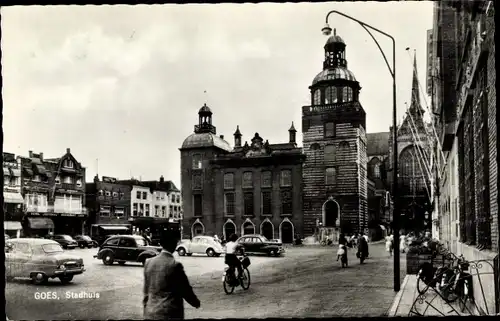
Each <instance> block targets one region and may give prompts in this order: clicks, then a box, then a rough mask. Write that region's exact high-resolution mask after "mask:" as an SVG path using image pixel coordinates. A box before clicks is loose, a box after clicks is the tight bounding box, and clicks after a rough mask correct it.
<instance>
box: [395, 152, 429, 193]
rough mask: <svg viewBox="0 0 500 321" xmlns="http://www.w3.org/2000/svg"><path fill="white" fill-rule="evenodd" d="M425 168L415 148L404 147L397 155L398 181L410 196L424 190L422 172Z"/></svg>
mask: <svg viewBox="0 0 500 321" xmlns="http://www.w3.org/2000/svg"><path fill="white" fill-rule="evenodd" d="M423 166H425V164H424V162H423V160H421V159H420V156H419V153H418V151H417V150H416V148H415V146H408V147H406V148H405V149H404V150H403V151H402V152H401V154H400V155H399V166H398V167H399V175H398V176H399V180H400V182H401V184H402V187H404V188H405V189H406V190H408V191H409V192H410V193H411V195H413V194H416V193H418V192H421V191H422V190H423V189H425V175H424V173H423V172H422V170H423Z"/></svg>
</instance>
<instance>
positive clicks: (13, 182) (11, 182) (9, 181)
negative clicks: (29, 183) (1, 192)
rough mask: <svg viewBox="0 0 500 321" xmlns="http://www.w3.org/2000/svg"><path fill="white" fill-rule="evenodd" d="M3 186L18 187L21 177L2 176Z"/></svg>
mask: <svg viewBox="0 0 500 321" xmlns="http://www.w3.org/2000/svg"><path fill="white" fill-rule="evenodd" d="M3 185H4V186H19V185H21V177H17V176H13V177H9V176H4V177H3Z"/></svg>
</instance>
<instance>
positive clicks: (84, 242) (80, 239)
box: [73, 235, 94, 249]
mask: <svg viewBox="0 0 500 321" xmlns="http://www.w3.org/2000/svg"><path fill="white" fill-rule="evenodd" d="M73 238H74V239H75V241H76V242H77V243H78V246H79V247H81V248H82V249H83V248H86V247H88V248H89V249H90V248H92V247H94V241H93V240H92V239H91V238H90V236H88V235H76V236H74V237H73Z"/></svg>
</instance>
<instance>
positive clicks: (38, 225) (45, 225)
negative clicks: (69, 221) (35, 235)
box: [28, 217, 54, 230]
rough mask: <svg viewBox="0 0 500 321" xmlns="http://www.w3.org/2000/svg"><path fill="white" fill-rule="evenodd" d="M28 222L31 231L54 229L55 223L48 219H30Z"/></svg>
mask: <svg viewBox="0 0 500 321" xmlns="http://www.w3.org/2000/svg"><path fill="white" fill-rule="evenodd" d="M28 222H29V225H30V228H31V229H34V230H37V229H38V230H41V229H53V228H54V222H53V221H52V220H51V219H50V218H48V217H28Z"/></svg>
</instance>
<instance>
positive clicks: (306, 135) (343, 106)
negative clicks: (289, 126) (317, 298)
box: [302, 31, 368, 235]
mask: <svg viewBox="0 0 500 321" xmlns="http://www.w3.org/2000/svg"><path fill="white" fill-rule="evenodd" d="M345 48H346V44H345V42H344V41H343V40H342V38H340V37H339V36H338V35H337V34H336V31H334V34H333V35H332V36H331V37H330V38H329V39H328V40H327V42H326V44H325V46H324V49H325V60H324V62H323V71H321V72H320V73H319V74H318V75H317V76H316V77H315V78H314V80H313V83H312V85H311V86H310V87H309V89H310V90H311V106H304V107H302V133H303V148H304V153H305V154H306V161H305V163H304V168H303V183H304V234H305V235H312V234H313V233H315V232H316V231H317V230H318V229H317V228H318V227H320V230H325V228H328V230H330V231H332V232H333V231H335V233H336V235H337V234H338V232H340V231H342V232H344V233H352V232H359V231H362V230H363V229H364V228H366V227H367V220H368V209H367V177H366V175H367V169H366V168H367V156H366V130H365V128H366V113H365V111H364V109H363V107H362V106H361V104H360V103H359V100H358V97H359V91H360V89H361V87H360V85H359V82H358V81H356V78H355V77H354V74H353V73H352V72H351V71H349V70H348V69H347V60H346V59H345V58H346V56H345Z"/></svg>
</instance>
